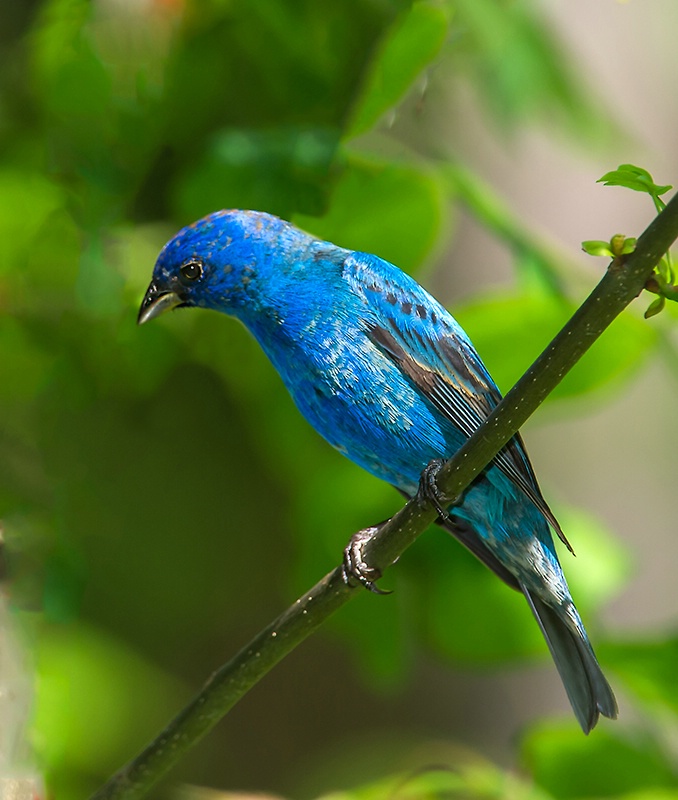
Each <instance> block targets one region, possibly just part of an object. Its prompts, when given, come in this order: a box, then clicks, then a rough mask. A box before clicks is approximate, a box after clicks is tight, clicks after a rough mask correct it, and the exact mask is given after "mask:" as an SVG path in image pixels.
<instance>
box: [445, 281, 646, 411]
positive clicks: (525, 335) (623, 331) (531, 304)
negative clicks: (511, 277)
mask: <svg viewBox="0 0 678 800" xmlns="http://www.w3.org/2000/svg"><path fill="white" fill-rule="evenodd" d="M575 310H576V306H575V305H574V304H571V303H569V302H566V301H563V300H560V299H557V298H554V297H552V296H551V295H547V294H514V295H510V294H508V295H502V296H488V297H485V298H481V299H480V300H477V301H476V302H471V303H469V304H467V305H464V306H461V307H458V308H456V309H454V314H455V316H456V317H457V319H458V320H459V322H460V324H461V325H462V326H463V327H464V329H465V330H466V331H467V333H468V334H469V336H470V337H471V339H472V341H473V342H474V344H475V346H476V348H477V350H478V352H479V353H480V355H481V357H482V359H483V360H484V361H485V363H486V364H487V367H488V369H489V370H490V373H491V374H492V376H493V377H494V379H495V381H496V382H497V385H498V386H499V388H500V389H501V390H502V391H503V392H506V391H507V390H508V389H510V388H511V386H512V385H513V384H514V383H515V382H516V381H517V380H518V378H519V377H520V376H521V375H522V374H523V372H524V371H525V370H526V369H527V368H528V367H529V366H530V364H531V363H532V362H533V361H534V360H535V358H536V357H537V356H538V355H539V354H540V353H541V352H542V350H543V349H544V348H545V347H546V345H547V344H548V343H549V341H550V340H551V339H552V337H553V336H554V335H555V334H556V333H557V332H558V331H559V330H560V328H562V326H563V325H564V324H565V322H567V320H568V319H569V318H570V317H571V316H572V314H573V313H574V311H575ZM656 342H657V334H656V331H653V330H652V329H651V327H650V326H648V325H644V324H643V322H642V321H641V320H639V319H637V318H636V317H635V316H634V315H633V314H632V313H625V314H622V315H621V316H620V317H618V318H617V319H616V320H615V321H614V322H613V323H612V325H611V326H610V329H609V330H608V331H606V332H605V335H604V336H602V337H601V338H600V339H599V340H598V341H597V342H596V343H595V344H594V345H593V347H592V348H591V350H589V351H588V352H587V353H586V354H585V355H584V356H583V358H582V359H581V361H579V362H578V363H577V364H576V365H575V367H574V368H573V369H572V371H571V372H570V373H568V374H567V375H566V376H565V378H564V379H563V381H562V383H560V384H559V385H558V386H557V387H556V389H555V390H554V391H553V393H552V394H551V395H550V396H549V398H548V399H547V402H552V401H553V400H558V399H563V398H567V397H573V396H575V395H580V394H584V393H587V392H592V391H596V390H598V389H601V388H602V387H604V386H606V385H608V384H610V383H611V382H612V381H614V380H622V379H624V380H626V379H628V378H630V377H631V376H632V375H633V374H634V372H635V370H636V369H637V368H638V367H639V366H640V365H641V364H642V363H643V361H644V359H645V357H646V356H647V355H648V354H649V353H650V352H651V351H652V348H653V347H654V345H655V344H656Z"/></svg>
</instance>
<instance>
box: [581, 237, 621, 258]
mask: <svg viewBox="0 0 678 800" xmlns="http://www.w3.org/2000/svg"><path fill="white" fill-rule="evenodd" d="M581 249H582V250H583V251H584V252H585V253H588V254H589V255H590V256H605V257H606V258H614V253H613V252H612V248H611V247H610V243H609V242H604V241H602V239H588V240H587V241H585V242H582V243H581Z"/></svg>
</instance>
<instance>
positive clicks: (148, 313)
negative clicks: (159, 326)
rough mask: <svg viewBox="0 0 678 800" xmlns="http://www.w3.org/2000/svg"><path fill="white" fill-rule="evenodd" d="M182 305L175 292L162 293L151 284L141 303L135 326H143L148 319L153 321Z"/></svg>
mask: <svg viewBox="0 0 678 800" xmlns="http://www.w3.org/2000/svg"><path fill="white" fill-rule="evenodd" d="M182 303H183V300H182V299H181V298H180V297H179V295H178V294H177V293H176V292H169V291H163V290H162V289H159V288H158V287H157V286H156V285H155V284H154V283H152V284H151V285H150V286H149V287H148V289H147V291H146V294H145V296H144V299H143V300H142V302H141V308H140V309H139V316H138V317H137V324H138V325H143V324H144V322H148V320H149V319H155V318H156V317H159V316H160V315H161V314H164V313H165V311H171V310H172V309H173V308H176V307H177V306H179V305H181V304H182Z"/></svg>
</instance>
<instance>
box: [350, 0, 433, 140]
mask: <svg viewBox="0 0 678 800" xmlns="http://www.w3.org/2000/svg"><path fill="white" fill-rule="evenodd" d="M448 17H449V11H448V9H447V8H446V7H445V6H444V5H440V4H434V3H432V2H426V1H424V0H419V2H415V3H414V4H413V5H412V7H411V8H410V10H409V11H408V12H407V13H406V14H405V15H404V17H403V18H401V19H400V20H399V21H398V22H396V24H395V25H394V27H393V28H392V30H391V31H389V33H388V34H387V36H386V38H385V39H384V41H383V42H382V44H381V47H380V50H379V52H378V53H377V54H376V56H375V57H374V60H373V61H372V64H371V66H370V69H369V72H368V75H367V78H366V80H365V84H364V88H363V91H362V93H361V95H360V96H359V98H358V100H357V102H356V105H355V107H354V110H353V117H352V120H351V122H350V124H349V126H348V130H347V133H346V136H347V137H351V136H357V135H359V134H361V133H364V132H365V131H367V130H369V129H370V128H371V127H372V126H373V125H374V124H375V123H376V122H377V121H378V120H379V118H380V117H382V116H383V115H384V114H385V113H386V112H387V111H389V110H390V109H391V108H393V107H394V106H395V105H396V104H397V103H398V101H399V100H400V99H401V98H402V97H403V95H404V94H405V93H406V91H407V90H408V89H409V88H410V86H411V85H412V83H413V81H414V80H415V79H416V78H417V76H418V75H419V74H420V73H421V72H422V70H423V69H425V67H426V66H427V65H428V64H430V63H431V61H433V59H434V58H435V57H436V56H437V55H438V53H439V52H440V48H441V47H442V45H443V43H444V41H445V38H446V36H447V29H448Z"/></svg>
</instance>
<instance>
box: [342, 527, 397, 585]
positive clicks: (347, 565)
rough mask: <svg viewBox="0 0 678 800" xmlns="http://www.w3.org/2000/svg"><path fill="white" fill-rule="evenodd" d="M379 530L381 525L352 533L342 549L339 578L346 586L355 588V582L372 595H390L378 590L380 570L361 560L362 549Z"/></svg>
mask: <svg viewBox="0 0 678 800" xmlns="http://www.w3.org/2000/svg"><path fill="white" fill-rule="evenodd" d="M379 528H381V525H372V526H371V527H369V528H363V529H362V530H360V531H358V532H357V533H354V534H353V536H351V541H350V542H349V543H348V545H347V546H346V548H345V549H344V560H343V563H342V566H341V577H342V578H343V581H344V583H345V584H346V585H347V586H355V585H356V581H357V583H359V584H360V585H361V586H364V587H365V589H369V590H370V592H372V593H373V594H391V592H390V591H385V590H384V589H380V588H379V587H378V586H377V585H376V581H378V580H379V578H381V570H380V569H378V568H377V567H372V566H370V565H369V564H368V563H367V562H366V561H365V559H364V558H363V547H364V546H365V544H366V543H367V542H369V540H370V539H371V538H372V537H373V536H374V534H375V533H376V532H377V531H378V530H379Z"/></svg>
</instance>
